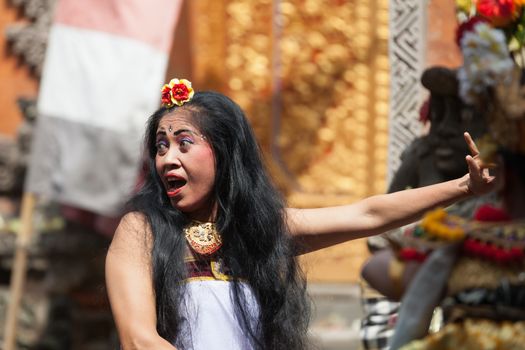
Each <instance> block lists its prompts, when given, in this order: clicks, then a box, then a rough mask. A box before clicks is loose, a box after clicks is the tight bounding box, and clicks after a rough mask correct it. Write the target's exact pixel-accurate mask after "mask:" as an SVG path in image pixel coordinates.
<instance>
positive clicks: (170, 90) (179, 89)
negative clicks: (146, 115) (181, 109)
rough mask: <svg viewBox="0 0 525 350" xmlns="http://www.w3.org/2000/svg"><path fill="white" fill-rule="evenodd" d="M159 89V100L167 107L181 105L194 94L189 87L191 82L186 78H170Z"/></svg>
mask: <svg viewBox="0 0 525 350" xmlns="http://www.w3.org/2000/svg"><path fill="white" fill-rule="evenodd" d="M160 91H161V102H162V104H163V105H164V106H166V107H168V108H170V107H172V106H173V105H177V106H182V105H183V104H184V103H185V102H188V101H189V100H191V98H192V97H193V95H194V94H195V91H194V90H193V88H192V87H191V82H190V81H189V80H186V79H171V81H170V82H169V83H168V84H165V85H164V86H163V87H162V89H161V90H160Z"/></svg>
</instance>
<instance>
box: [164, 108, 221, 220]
mask: <svg viewBox="0 0 525 350" xmlns="http://www.w3.org/2000/svg"><path fill="white" fill-rule="evenodd" d="M190 118H191V117H190V116H189V113H188V112H187V111H177V112H174V113H171V114H168V115H165V116H164V117H163V118H162V119H161V120H160V122H159V126H158V128H157V136H156V146H157V155H156V157H155V165H156V169H157V173H158V174H159V176H160V178H161V180H162V183H163V185H164V188H165V190H166V194H167V195H168V197H169V198H170V201H171V204H172V205H173V206H174V207H175V208H177V209H179V210H180V211H182V212H184V213H185V214H186V215H188V216H189V217H190V218H192V219H195V220H200V221H210V220H213V218H214V200H213V185H214V181H215V157H214V155H213V150H212V148H211V146H210V144H209V143H208V142H207V140H206V138H205V137H204V136H202V135H201V133H200V131H199V130H198V129H197V128H196V127H195V126H194V125H193V124H192V123H191V119H190Z"/></svg>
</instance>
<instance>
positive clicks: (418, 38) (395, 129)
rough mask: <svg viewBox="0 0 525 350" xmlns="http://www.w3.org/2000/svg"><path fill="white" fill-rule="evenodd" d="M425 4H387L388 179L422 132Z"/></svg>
mask: <svg viewBox="0 0 525 350" xmlns="http://www.w3.org/2000/svg"><path fill="white" fill-rule="evenodd" d="M426 3H427V1H426V0H424V1H422V0H394V1H392V2H391V4H390V14H391V16H390V17H391V20H390V63H391V99H390V130H389V143H388V178H389V179H390V178H391V177H392V176H393V174H394V172H395V171H396V170H397V168H398V167H399V164H400V156H401V153H402V152H403V150H404V149H405V148H406V147H407V146H408V145H409V144H410V142H411V141H412V140H413V139H414V138H415V137H416V136H419V135H420V134H421V132H422V129H423V127H422V125H421V123H420V122H419V121H418V114H419V108H420V106H421V103H422V102H423V94H422V91H423V90H422V86H421V84H420V82H419V79H420V77H421V73H422V72H423V68H424V58H425V56H424V48H425V35H426V34H425V32H426V25H425V23H426Z"/></svg>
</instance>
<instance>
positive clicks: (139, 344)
mask: <svg viewBox="0 0 525 350" xmlns="http://www.w3.org/2000/svg"><path fill="white" fill-rule="evenodd" d="M151 245H152V237H151V231H150V229H149V226H148V225H147V223H146V220H145V218H144V217H143V216H142V215H141V214H138V213H130V214H127V215H126V216H124V218H123V219H122V220H121V222H120V224H119V226H118V228H117V230H116V232H115V236H114V237H113V241H112V243H111V246H110V247H109V251H108V255H107V257H106V285H107V289H108V295H109V300H110V303H111V309H112V312H113V317H114V319H115V323H116V325H117V329H118V333H119V337H120V342H121V346H122V349H123V350H140V349H148V350H149V349H155V350H175V347H174V346H173V345H171V344H170V343H169V342H168V341H166V340H165V339H163V338H162V337H160V336H159V334H158V333H157V329H156V325H157V316H156V312H155V292H154V290H153V282H152V277H151V259H150V251H151Z"/></svg>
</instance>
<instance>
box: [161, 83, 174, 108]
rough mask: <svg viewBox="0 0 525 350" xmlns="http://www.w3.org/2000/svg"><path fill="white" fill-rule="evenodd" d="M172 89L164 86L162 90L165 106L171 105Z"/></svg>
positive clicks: (162, 100) (162, 99)
mask: <svg viewBox="0 0 525 350" xmlns="http://www.w3.org/2000/svg"><path fill="white" fill-rule="evenodd" d="M170 92H171V88H170V87H169V86H167V85H164V86H163V87H162V90H161V98H160V99H161V102H162V104H163V105H170V104H171V94H170Z"/></svg>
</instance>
